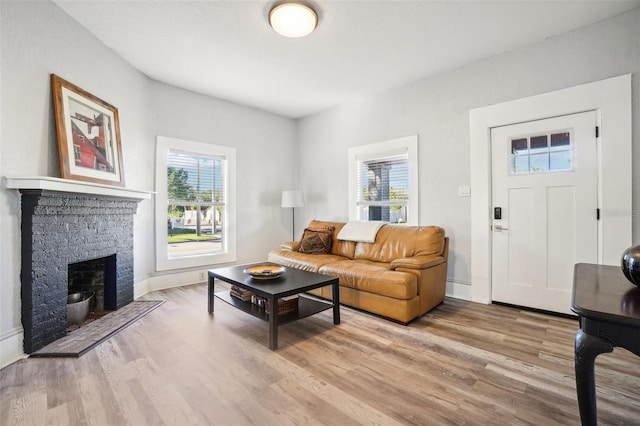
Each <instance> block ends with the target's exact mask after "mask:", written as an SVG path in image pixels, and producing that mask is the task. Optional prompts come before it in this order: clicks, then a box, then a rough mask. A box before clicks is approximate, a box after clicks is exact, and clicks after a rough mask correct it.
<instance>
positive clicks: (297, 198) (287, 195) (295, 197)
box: [282, 190, 304, 241]
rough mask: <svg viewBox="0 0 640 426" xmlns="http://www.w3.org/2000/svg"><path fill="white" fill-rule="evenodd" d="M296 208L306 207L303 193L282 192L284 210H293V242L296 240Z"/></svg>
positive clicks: (296, 191)
mask: <svg viewBox="0 0 640 426" xmlns="http://www.w3.org/2000/svg"><path fill="white" fill-rule="evenodd" d="M296 207H304V196H303V195H302V191H298V190H295V191H282V208H291V214H292V217H293V222H292V225H291V235H292V237H291V238H292V241H295V239H296Z"/></svg>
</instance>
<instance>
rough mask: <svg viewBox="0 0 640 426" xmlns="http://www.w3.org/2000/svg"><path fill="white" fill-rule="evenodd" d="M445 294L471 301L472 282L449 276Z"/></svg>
mask: <svg viewBox="0 0 640 426" xmlns="http://www.w3.org/2000/svg"><path fill="white" fill-rule="evenodd" d="M445 294H446V296H447V297H453V298H454V299H461V300H469V301H471V283H470V282H465V281H455V280H452V279H450V278H447V290H446V293H445Z"/></svg>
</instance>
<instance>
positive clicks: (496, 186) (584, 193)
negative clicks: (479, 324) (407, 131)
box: [491, 111, 598, 313]
mask: <svg viewBox="0 0 640 426" xmlns="http://www.w3.org/2000/svg"><path fill="white" fill-rule="evenodd" d="M595 132H596V113H595V112H594V111H591V112H584V113H580V114H572V115H566V116H562V117H555V118H549V119H545V120H537V121H531V122H527V123H521V124H514V125H510V126H503V127H497V128H494V129H492V130H491V150H492V205H493V210H492V217H493V220H492V271H491V273H492V280H491V296H492V299H493V300H494V301H497V302H505V303H510V304H514V305H521V306H527V307H531V308H537V309H543V310H547V311H553V312H560V313H571V312H570V310H569V305H570V303H571V288H572V285H573V267H574V264H576V263H580V262H586V263H597V259H598V222H597V220H598V219H597V194H598V186H597V185H598V179H597V171H598V168H597V146H596V134H595Z"/></svg>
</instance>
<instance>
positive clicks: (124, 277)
mask: <svg viewBox="0 0 640 426" xmlns="http://www.w3.org/2000/svg"><path fill="white" fill-rule="evenodd" d="M20 192H21V194H22V268H21V274H20V275H21V281H22V287H21V297H22V326H23V328H24V351H25V352H26V353H32V352H35V351H37V350H38V349H40V348H42V347H44V346H46V345H47V344H49V343H51V342H53V341H55V340H57V339H59V338H61V337H64V336H65V335H66V333H67V294H68V270H69V269H68V266H69V265H70V264H73V263H77V262H81V261H85V260H89V259H97V258H101V257H106V258H108V259H109V260H108V262H111V265H110V268H109V270H110V271H113V272H110V273H112V274H114V276H115V289H114V290H112V291H110V292H109V294H108V296H107V295H106V294H105V308H106V309H109V310H115V309H119V308H121V307H122V306H125V305H126V304H128V303H129V302H131V301H133V216H134V214H135V213H136V211H137V207H138V201H139V200H135V199H126V198H116V197H109V196H102V195H93V194H77V193H69V192H58V191H51V190H30V189H28V190H25V189H21V190H20ZM107 298H108V300H107Z"/></svg>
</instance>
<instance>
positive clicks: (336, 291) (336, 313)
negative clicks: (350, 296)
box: [331, 283, 340, 324]
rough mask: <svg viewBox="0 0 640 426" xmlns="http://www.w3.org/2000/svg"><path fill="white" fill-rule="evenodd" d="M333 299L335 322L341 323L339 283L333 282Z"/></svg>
mask: <svg viewBox="0 0 640 426" xmlns="http://www.w3.org/2000/svg"><path fill="white" fill-rule="evenodd" d="M331 288H332V292H333V294H332V297H331V298H332V299H333V323H334V324H340V286H339V285H338V283H335V284H332V285H331Z"/></svg>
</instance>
